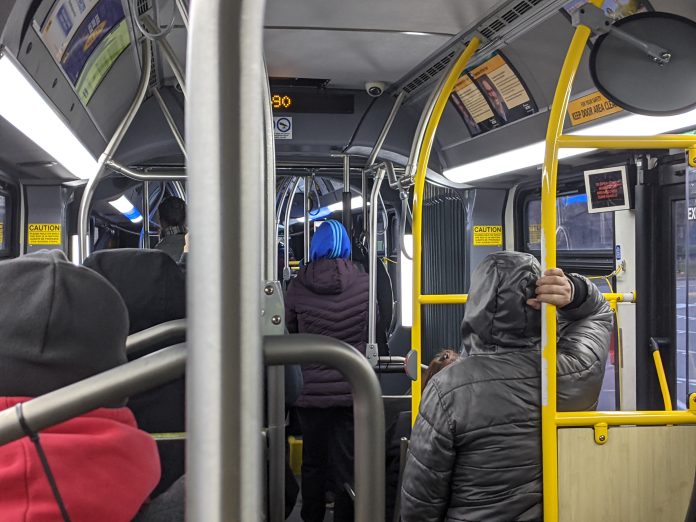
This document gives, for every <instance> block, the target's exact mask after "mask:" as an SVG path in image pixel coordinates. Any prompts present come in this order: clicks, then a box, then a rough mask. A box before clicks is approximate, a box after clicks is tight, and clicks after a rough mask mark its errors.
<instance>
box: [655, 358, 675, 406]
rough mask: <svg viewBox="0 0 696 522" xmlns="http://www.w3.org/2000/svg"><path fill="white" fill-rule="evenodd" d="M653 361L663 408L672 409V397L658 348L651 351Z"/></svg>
mask: <svg viewBox="0 0 696 522" xmlns="http://www.w3.org/2000/svg"><path fill="white" fill-rule="evenodd" d="M652 355H653V361H655V370H656V371H657V380H658V381H659V382H660V391H661V392H662V401H663V402H664V404H665V410H667V411H672V397H671V396H670V394H669V386H668V385H667V376H666V375H665V368H664V366H662V356H661V355H660V351H659V350H655V351H654V352H653V354H652Z"/></svg>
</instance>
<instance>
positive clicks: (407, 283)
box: [399, 234, 413, 326]
mask: <svg viewBox="0 0 696 522" xmlns="http://www.w3.org/2000/svg"><path fill="white" fill-rule="evenodd" d="M404 250H406V252H407V253H408V255H410V256H411V257H413V236H412V235H411V234H406V235H404ZM400 256H401V257H400V258H399V267H401V274H400V275H399V276H400V279H401V293H400V299H399V301H400V304H401V325H402V326H412V325H413V261H411V260H410V259H408V258H407V257H406V256H405V255H404V253H403V252H400Z"/></svg>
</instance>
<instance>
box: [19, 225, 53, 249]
mask: <svg viewBox="0 0 696 522" xmlns="http://www.w3.org/2000/svg"><path fill="white" fill-rule="evenodd" d="M27 231H28V232H29V234H28V235H29V238H28V243H29V245H32V246H33V245H60V244H61V233H60V223H29V225H28V227H27Z"/></svg>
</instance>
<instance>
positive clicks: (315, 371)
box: [285, 220, 369, 522]
mask: <svg viewBox="0 0 696 522" xmlns="http://www.w3.org/2000/svg"><path fill="white" fill-rule="evenodd" d="M310 260H311V262H310V263H309V264H307V265H306V266H303V267H302V268H300V271H299V272H298V274H297V277H296V278H295V279H294V280H293V282H292V283H291V284H290V286H289V287H288V292H287V298H286V300H285V317H286V326H287V328H288V331H289V332H290V333H311V334H321V335H328V336H331V337H334V338H336V339H340V340H341V341H344V342H346V343H348V344H350V345H352V346H354V347H355V348H357V349H358V350H359V351H360V352H361V353H365V344H366V341H367V311H368V300H369V292H368V286H369V285H368V275H367V274H366V273H364V272H362V271H361V270H359V269H358V267H357V266H356V265H355V264H354V263H353V262H352V261H351V260H350V241H349V239H348V233H347V232H346V229H345V228H344V227H343V225H342V224H341V223H339V222H338V221H334V220H328V221H326V222H324V223H323V224H322V225H321V226H320V227H319V228H318V229H317V231H316V233H315V234H314V237H313V238H312V243H311V248H310ZM302 373H303V377H304V386H303V388H302V394H301V395H300V398H299V399H298V400H297V402H296V403H295V406H296V407H297V411H298V416H299V419H300V424H301V426H302V435H303V450H302V519H303V520H305V521H306V522H315V521H317V522H318V521H323V520H324V511H325V507H326V506H325V499H326V492H327V490H333V492H334V493H335V498H336V501H335V508H334V520H335V521H336V522H341V521H345V520H350V521H352V520H353V503H352V500H351V499H350V497H349V496H348V494H347V492H346V489H345V485H346V484H349V485H351V486H352V483H353V399H352V397H351V388H350V385H349V384H348V382H347V381H346V380H345V379H344V378H343V376H342V375H341V374H340V373H339V372H338V371H337V370H334V369H331V368H327V367H326V366H321V365H318V364H312V365H306V366H304V367H303V368H302Z"/></svg>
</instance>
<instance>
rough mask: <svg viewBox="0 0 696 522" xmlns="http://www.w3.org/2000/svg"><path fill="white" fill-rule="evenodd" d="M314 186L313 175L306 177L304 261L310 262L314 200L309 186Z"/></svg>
mask: <svg viewBox="0 0 696 522" xmlns="http://www.w3.org/2000/svg"><path fill="white" fill-rule="evenodd" d="M311 186H312V176H305V177H304V243H303V246H304V262H305V265H306V264H307V263H309V236H310V231H309V230H310V228H309V212H310V206H311V204H312V200H311V199H310V193H309V188H310V187H311Z"/></svg>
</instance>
